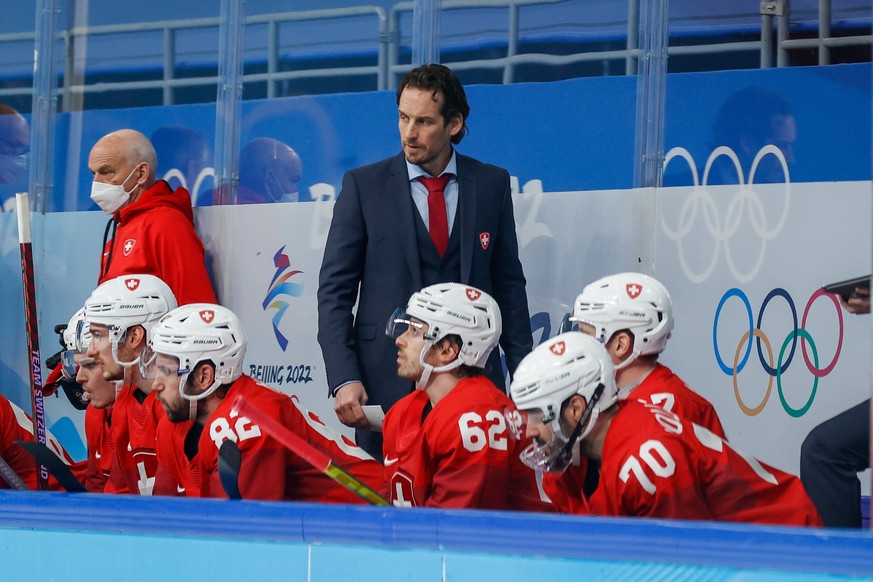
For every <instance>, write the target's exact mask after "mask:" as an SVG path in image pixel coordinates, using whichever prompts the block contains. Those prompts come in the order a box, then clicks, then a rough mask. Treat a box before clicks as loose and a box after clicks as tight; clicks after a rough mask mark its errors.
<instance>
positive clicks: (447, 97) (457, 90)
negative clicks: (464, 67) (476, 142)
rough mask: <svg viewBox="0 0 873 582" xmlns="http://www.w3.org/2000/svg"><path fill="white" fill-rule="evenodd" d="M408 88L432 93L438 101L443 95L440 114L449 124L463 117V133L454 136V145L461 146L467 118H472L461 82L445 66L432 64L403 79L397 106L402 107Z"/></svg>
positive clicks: (412, 72)
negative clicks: (440, 95)
mask: <svg viewBox="0 0 873 582" xmlns="http://www.w3.org/2000/svg"><path fill="white" fill-rule="evenodd" d="M407 87H410V88H412V89H421V90H422V91H431V92H432V96H433V99H434V100H436V97H437V93H442V94H443V108H442V111H441V112H440V113H441V114H442V116H443V119H445V122H446V123H449V122H450V121H451V120H452V118H453V117H455V116H456V115H460V116H461V131H459V132H458V133H456V134H455V135H453V136H452V143H453V144H459V143H461V140H462V139H464V136H465V135H467V131H468V129H467V118H468V117H469V116H470V105H469V104H468V103H467V94H466V93H465V92H464V86H463V85H461V81H460V80H459V79H458V77H457V76H456V75H455V73H453V72H452V70H451V69H450V68H448V67H446V66H445V65H438V64H435V63H431V64H429V65H422V66H420V67H417V68H415V69H412V70H411V71H409V72H408V73H406V75H405V76H404V77H403V79H402V80H401V81H400V84H399V85H398V86H397V104H398V105H400V94H401V93H403V90H404V89H406V88H407Z"/></svg>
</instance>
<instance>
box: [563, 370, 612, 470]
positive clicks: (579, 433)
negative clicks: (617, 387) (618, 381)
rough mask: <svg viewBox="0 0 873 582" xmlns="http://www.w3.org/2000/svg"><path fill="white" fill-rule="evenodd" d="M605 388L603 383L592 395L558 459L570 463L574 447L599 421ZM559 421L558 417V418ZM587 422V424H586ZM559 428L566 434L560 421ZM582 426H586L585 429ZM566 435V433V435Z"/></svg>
mask: <svg viewBox="0 0 873 582" xmlns="http://www.w3.org/2000/svg"><path fill="white" fill-rule="evenodd" d="M604 389H605V387H604V385H603V384H600V385H599V386H598V387H597V388H596V389H595V390H594V393H593V394H592V395H591V402H589V403H588V405H587V406H586V407H585V410H584V411H583V412H582V416H581V417H580V418H579V422H577V423H576V426H575V427H574V428H573V432H572V433H571V434H570V436H569V437H566V438H567V444H566V445H564V448H563V449H561V452H560V453H559V454H558V461H559V462H561V463H564V464H566V465H569V461H570V459H572V457H573V448H574V447H575V446H576V444H577V443H580V442H582V440H584V439H585V437H587V436H588V435H589V434H590V433H591V430H592V429H593V428H594V425H595V424H596V423H597V417H598V416H600V409H599V408H597V401H598V400H600V397H601V396H602V395H603V390H604ZM556 421H557V419H556ZM586 424H587V426H585V425H586ZM558 427H559V430H561V434H562V435H563V434H564V431H563V429H560V423H558ZM582 427H585V429H584V430H583V429H582ZM565 436H566V435H565Z"/></svg>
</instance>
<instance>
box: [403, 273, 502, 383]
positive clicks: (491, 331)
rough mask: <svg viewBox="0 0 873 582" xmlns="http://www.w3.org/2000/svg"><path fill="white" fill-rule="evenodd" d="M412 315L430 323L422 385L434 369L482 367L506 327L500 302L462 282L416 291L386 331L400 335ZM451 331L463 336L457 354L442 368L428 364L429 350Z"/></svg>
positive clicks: (422, 358) (422, 362)
mask: <svg viewBox="0 0 873 582" xmlns="http://www.w3.org/2000/svg"><path fill="white" fill-rule="evenodd" d="M413 318H414V319H416V320H418V321H420V322H422V323H424V324H427V326H428V330H427V333H425V335H424V338H425V344H424V347H423V348H422V352H421V356H420V358H419V360H420V361H421V364H422V366H423V367H424V370H425V372H424V374H422V377H421V379H420V380H419V382H418V386H419V387H420V388H423V387H424V386H426V384H427V380H428V378H429V376H430V372H431V371H437V372H442V371H447V370H451V369H454V368H457V367H458V366H460V365H462V364H464V365H467V366H472V367H475V368H483V367H484V366H485V362H487V361H488V356H489V355H490V354H491V351H492V350H493V349H494V347H495V346H497V342H498V340H499V339H500V334H501V331H502V329H503V328H502V322H501V319H500V308H499V307H498V306H497V302H496V301H495V300H494V299H493V298H492V297H491V296H490V295H488V294H487V293H485V292H484V291H482V290H480V289H476V288H475V287H470V286H469V285H462V284H460V283H440V284H437V285H431V286H429V287H425V288H424V289H422V290H421V291H418V292H417V293H413V294H412V297H410V298H409V302H408V303H407V304H406V310H405V312H404V311H403V310H402V309H400V308H398V309H397V310H395V312H394V314H393V315H392V316H391V318H390V319H389V321H388V327H387V328H386V333H387V334H388V335H390V336H394V337H396V336H398V335H400V333H402V332H403V330H405V329H406V328H405V325H408V324H409V323H410V322H411V320H412V319H413ZM449 335H457V336H459V337H460V338H461V346H460V351H459V353H458V358H457V359H456V360H455V361H454V362H452V363H451V364H447V365H445V366H441V367H439V368H433V367H432V366H430V365H428V364H425V362H424V356H425V354H426V353H427V350H429V349H430V347H431V346H432V345H433V344H435V343H437V342H439V341H440V340H441V339H443V338H444V337H446V336H449Z"/></svg>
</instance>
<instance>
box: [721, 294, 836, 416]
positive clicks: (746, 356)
mask: <svg viewBox="0 0 873 582" xmlns="http://www.w3.org/2000/svg"><path fill="white" fill-rule="evenodd" d="M821 297H824V298H825V299H826V300H828V299H829V300H830V301H831V302H833V305H834V308H835V309H836V313H837V322H838V328H837V340H836V350H835V351H834V355H833V357H832V359H831V361H830V362H828V363H826V364H824V365H822V363H821V362H819V352H818V350H819V347H821V346H816V342H815V340H814V339H813V336H812V334H811V333H810V332H809V330H808V329H807V322H808V319H809V314H810V310H811V308H812V306H813V304H814V303H815V302H816V301H817V300H818V299H819V298H821ZM777 298H778V299H781V300H783V301H785V303H787V305H788V308H789V309H790V311H791V319H792V323H793V325H792V327H791V328H790V329H787V330H783V331H784V332H787V333H785V335H784V337H783V335H782V332H780V333H779V335H775V336H773V337H772V342H773V343H771V337H770V336H768V335H767V334H766V333H764V331H763V320H764V313H765V311H766V310H767V308H768V307H769V306H770V305H771V301H773V300H774V299H777ZM731 299H738V300H739V301H741V302H742V304H743V307H744V309H745V311H746V315H747V316H748V328H747V329H746V331H745V332H743V333H742V335H741V336H740V337H738V338H737V343H736V347H734V345H733V344H731V345H725V346H720V345H719V333H718V330H719V322H720V320H721V318H722V310H723V308H724V307H725V305H726V304H727V303H728V301H729V300H731ZM753 317H754V311H753V309H752V304H751V302H750V301H749V297H748V296H747V295H746V293H745V292H744V291H743V290H742V289H739V288H736V287H735V288H733V289H728V290H727V291H726V292H725V293H724V295H722V297H721V300H720V301H719V302H718V307H716V310H715V318H714V320H713V323H712V345H713V349H714V351H715V360H716V362H717V363H718V366H719V368H720V369H721V371H722V372H724V373H725V374H726V375H728V376H731V377H732V378H733V386H734V395H735V396H736V399H737V404H738V405H739V407H740V409H741V410H742V411H743V412H744V413H745V414H746V415H748V416H756V415H757V414H760V412H761V411H762V410H764V407H765V406H766V405H767V401H768V400H769V399H770V394H771V392H772V390H773V378H775V379H776V389H777V391H778V394H779V401H780V402H781V403H782V407H783V408H784V409H785V412H786V413H788V414H789V415H790V416H792V417H794V418H799V417H801V416H803V415H804V414H806V412H807V411H808V410H809V408H810V407H811V406H812V403H813V400H815V394H816V391H817V390H818V381H819V378H823V377H825V376H827V375H828V374H830V373H831V372H832V371H833V369H834V367H835V366H836V365H837V361H838V360H839V358H840V350H841V349H842V347H843V312H842V309H841V308H840V302H839V300H838V299H837V298H836V297H835V296H834V295H830V294H828V293H825V292H824V291H823V290H822V289H818V290H816V291H815V292H813V293H812V295H810V297H809V299H808V300H807V301H806V307H805V308H804V309H803V316H802V318H801V320H800V325H798V320H797V307H796V305H795V303H794V298H793V297H792V296H791V294H790V293H788V291H786V290H785V289H782V288H776V289H773V290H771V291H770V292H769V293H767V296H766V297H765V298H764V301H762V302H761V307H760V308H759V309H758V318H757V321H755V320H754V319H753ZM726 321H728V322H730V319H728V320H726ZM817 329H819V328H818V327H817ZM823 331H828V337H830V336H831V335H832V334H831V333H830V331H829V330H827V329H823ZM771 333H773V332H772V330H771ZM798 338H799V340H800V341H799V342H798ZM753 343H754V344H755V346H756V352H757V358H755V357H754V356H753V355H752V344H753ZM798 343H799V344H800V350H799V351H800V353H801V355H802V356H803V364H805V365H806V369H807V370H809V373H810V374H811V375H812V389H811V390H810V392H809V397H808V398H807V399H806V402H805V403H804V404H803V405H802V406H800V407H794V406H792V405H791V404H789V402H788V400H787V399H786V397H785V390H784V386H783V375H784V374H785V373H786V371H787V370H788V368H789V366H791V365H792V364H793V363H794V364H796V363H797V361H796V359H795V356H796V355H797V352H798V349H797V348H798ZM774 348H775V351H774ZM732 349H733V359H732V360H731V358H730V355H731V354H730V351H731V350H732ZM725 350H726V353H725ZM765 350H766V352H767V353H766V357H765V354H764V352H765ZM725 355H727V359H725V357H724V356H725ZM810 355H811V356H812V360H810ZM752 365H756V366H757V365H760V366H761V368H763V370H764V372H766V374H767V376H769V380H768V384H767V390H766V392H765V393H764V397H763V398H762V400H761V402H759V403H758V404H755V405H750V404H748V403H747V402H746V401H745V400H744V399H743V397H742V396H741V394H740V386H739V381H738V377H739V375H740V373H741V372H742V371H743V370H744V369H745V368H746V367H747V366H752Z"/></svg>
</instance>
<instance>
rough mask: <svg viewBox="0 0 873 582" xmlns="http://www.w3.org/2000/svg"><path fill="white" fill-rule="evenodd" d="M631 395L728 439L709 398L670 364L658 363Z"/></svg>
mask: <svg viewBox="0 0 873 582" xmlns="http://www.w3.org/2000/svg"><path fill="white" fill-rule="evenodd" d="M628 398H630V399H633V400H638V401H640V402H644V403H648V404H654V405H655V406H660V407H661V408H663V409H664V410H669V411H670V412H675V413H676V414H678V415H679V416H680V417H681V418H684V419H685V420H687V421H689V422H693V423H695V424H699V425H700V426H703V427H705V428H708V429H709V430H710V431H711V432H713V433H715V434H717V435H718V436H720V437H721V438H723V439H727V437H726V436H725V432H724V427H722V424H721V420H719V418H718V413H716V411H715V407H713V405H712V404H710V402H709V401H708V400H707V399H706V398H704V397H703V396H701V395H700V394H698V393H697V392H695V391H694V390H692V389H691V388H689V387H688V385H687V384H686V383H685V382H684V381H683V380H682V378H680V377H679V376H677V375H676V374H674V373H673V372H672V370H670V368H668V367H667V366H664V365H662V364H658V365H657V366H655V369H654V370H652V371H651V373H649V375H648V376H646V378H645V379H644V380H643V381H642V382H641V383H640V385H639V386H637V387H636V388H635V389H634V390H633V392H631V393H630V395H629V396H628Z"/></svg>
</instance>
